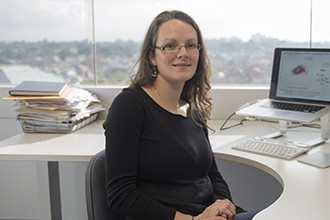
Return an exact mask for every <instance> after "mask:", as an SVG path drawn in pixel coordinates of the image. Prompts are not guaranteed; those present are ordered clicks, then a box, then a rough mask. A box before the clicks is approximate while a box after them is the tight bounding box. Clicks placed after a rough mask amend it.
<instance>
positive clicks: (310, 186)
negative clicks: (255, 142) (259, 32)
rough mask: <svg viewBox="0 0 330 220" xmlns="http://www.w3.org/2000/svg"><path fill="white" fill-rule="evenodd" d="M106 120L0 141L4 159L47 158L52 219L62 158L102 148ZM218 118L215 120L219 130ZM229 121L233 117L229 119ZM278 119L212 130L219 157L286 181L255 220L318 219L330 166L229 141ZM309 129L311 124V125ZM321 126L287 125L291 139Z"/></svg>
mask: <svg viewBox="0 0 330 220" xmlns="http://www.w3.org/2000/svg"><path fill="white" fill-rule="evenodd" d="M101 123H102V121H97V122H95V123H92V124H91V125H89V126H87V127H85V128H83V129H81V130H78V131H76V132H74V133H71V134H67V135H61V134H19V135H16V136H14V137H11V138H8V139H6V140H4V141H2V142H0V160H29V161H43V162H47V164H48V168H49V178H50V180H49V183H50V194H51V196H50V199H51V201H50V206H51V217H52V219H61V208H60V199H61V198H60V197H59V189H60V188H59V182H58V164H57V163H58V162H59V161H88V160H89V159H90V158H91V157H92V156H93V155H95V154H96V153H97V152H99V151H101V150H102V149H104V136H103V129H102V127H101ZM221 123H222V122H220V121H212V122H211V123H210V125H211V127H213V128H215V129H216V130H218V129H219V127H220V126H221ZM229 123H230V122H229ZM276 129H277V125H276V124H266V123H262V122H246V123H244V126H238V127H234V128H231V129H229V130H225V131H222V132H221V133H218V132H216V133H214V134H212V133H210V135H211V137H210V139H211V142H212V144H213V149H214V152H215V155H216V157H217V158H220V159H225V160H230V161H235V162H238V163H243V164H247V165H250V166H253V167H256V168H258V169H261V170H263V171H265V172H267V173H269V174H270V175H272V176H274V177H275V178H276V179H277V180H278V181H279V182H280V183H281V184H282V186H283V188H284V189H283V193H282V195H281V196H280V197H279V198H278V200H277V201H275V202H274V203H273V204H272V205H271V206H269V207H268V208H266V209H265V210H263V211H262V212H260V213H259V214H258V215H257V216H256V217H255V218H254V219H256V220H264V219H267V220H272V219H274V220H278V219H290V220H294V219H299V220H301V219H309V218H311V219H317V220H328V219H330V213H329V211H328V209H329V204H330V168H326V169H320V168H316V167H313V166H310V165H306V164H303V163H300V162H297V160H292V161H286V160H281V159H275V158H271V157H266V156H261V155H256V154H251V153H245V152H240V151H235V150H232V149H231V148H230V145H231V144H232V143H233V142H235V141H240V140H242V139H243V138H247V137H251V136H256V135H263V134H267V133H271V132H274V131H276ZM307 130H308V129H307ZM318 135H319V131H318V130H313V129H312V130H309V131H308V132H306V129H304V128H298V129H294V130H292V131H291V130H289V131H288V133H287V137H288V138H290V140H291V139H292V140H299V141H303V140H304V139H306V140H309V139H310V138H313V137H317V136H318ZM318 150H324V151H328V152H330V144H329V143H325V144H323V145H321V146H319V147H317V148H315V149H313V150H312V151H311V152H316V151H318Z"/></svg>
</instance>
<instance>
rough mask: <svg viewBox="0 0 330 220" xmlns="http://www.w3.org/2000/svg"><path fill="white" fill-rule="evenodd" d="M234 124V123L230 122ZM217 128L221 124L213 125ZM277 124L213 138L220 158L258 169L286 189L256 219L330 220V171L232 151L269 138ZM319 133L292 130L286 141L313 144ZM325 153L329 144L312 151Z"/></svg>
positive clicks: (256, 125)
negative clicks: (256, 138)
mask: <svg viewBox="0 0 330 220" xmlns="http://www.w3.org/2000/svg"><path fill="white" fill-rule="evenodd" d="M229 123H230V122H229ZM211 126H212V127H213V128H217V131H218V129H219V127H220V126H221V124H220V123H219V122H212V123H211ZM277 128H278V126H277V124H271V123H263V122H244V125H243V126H238V127H233V128H230V129H229V130H224V131H221V132H220V133H216V134H213V135H212V136H211V142H212V143H213V148H214V152H215V156H216V158H219V159H225V160H230V161H235V162H239V163H243V164H247V165H250V166H252V167H256V168H258V169H260V170H263V171H265V172H267V173H269V174H270V175H272V176H273V177H275V178H276V179H277V180H278V181H279V182H280V183H281V185H282V186H283V192H282V194H281V196H280V197H279V198H278V199H277V200H276V201H275V202H274V203H273V204H272V205H270V206H269V207H267V208H266V209H264V210H263V211H261V212H260V213H258V214H257V215H256V216H255V217H254V218H253V219H256V220H265V219H267V220H278V219H290V220H294V219H297V220H298V219H299V220H301V219H317V220H329V219H330V212H329V207H330V206H329V204H330V167H328V168H325V169H321V168H317V167H314V166H311V165H307V164H304V163H301V162H298V161H297V159H294V160H290V161H287V160H283V159H276V158H272V157H266V156H262V155H257V154H251V153H246V152H241V151H236V150H232V149H231V147H230V145H231V144H232V143H233V142H235V141H241V140H243V138H247V137H254V136H261V135H266V134H269V133H272V132H275V131H276V130H277ZM319 135H320V131H319V130H318V129H310V128H309V129H307V128H295V129H289V130H288V133H287V134H286V136H285V137H283V139H288V140H293V141H304V140H305V141H309V140H311V139H314V138H316V137H319ZM319 150H323V151H327V152H330V144H329V142H326V143H324V144H322V145H320V146H318V147H316V148H314V149H312V150H311V151H310V153H313V152H316V151H319Z"/></svg>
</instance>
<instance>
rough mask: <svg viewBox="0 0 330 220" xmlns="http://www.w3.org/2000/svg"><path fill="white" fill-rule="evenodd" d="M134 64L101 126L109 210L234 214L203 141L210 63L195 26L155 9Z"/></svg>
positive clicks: (198, 219) (165, 215)
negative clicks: (130, 77) (130, 78)
mask: <svg viewBox="0 0 330 220" xmlns="http://www.w3.org/2000/svg"><path fill="white" fill-rule="evenodd" d="M138 64H139V65H138V69H137V73H136V74H135V75H134V76H133V77H132V83H131V85H130V87H129V88H125V89H124V90H123V91H122V92H121V93H120V94H119V95H118V96H117V97H116V98H115V99H114V101H113V103H112V105H111V107H110V109H109V112H108V117H107V120H106V121H105V123H104V128H105V136H106V190H107V200H108V205H109V207H110V208H111V209H112V210H113V211H114V212H116V213H119V214H120V215H122V216H125V219H141V220H148V219H150V220H173V219H174V220H185V219H187V220H191V219H194V220H204V219H214V220H216V219H217V220H220V219H221V220H222V219H234V216H235V215H236V213H239V212H243V210H242V209H241V208H239V207H236V206H235V205H234V204H233V202H232V198H231V195H230V191H229V188H228V186H227V184H226V182H225V181H224V179H223V178H222V176H221V174H220V173H219V171H218V169H217V166H216V163H215V159H214V156H213V153H212V149H211V146H210V143H209V140H208V134H207V128H208V127H207V120H208V119H209V117H210V111H211V102H210V98H209V90H210V83H209V76H210V65H209V60H208V58H207V53H206V48H205V45H204V42H203V38H202V34H201V32H200V29H199V28H198V26H197V24H196V23H195V22H194V20H193V19H192V18H191V17H190V16H189V15H187V14H185V13H184V12H181V11H165V12H162V13H160V14H159V15H158V16H157V17H156V18H155V19H154V20H153V22H152V23H151V25H150V27H149V29H148V31H147V34H146V37H145V40H144V42H143V45H142V49H141V54H140V57H139V60H138Z"/></svg>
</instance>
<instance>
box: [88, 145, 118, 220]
mask: <svg viewBox="0 0 330 220" xmlns="http://www.w3.org/2000/svg"><path fill="white" fill-rule="evenodd" d="M104 158H105V151H104V150H102V151H100V152H99V153H97V154H96V155H94V156H93V157H92V158H91V160H90V161H89V163H88V166H87V170H86V177H85V182H86V183H85V184H86V186H85V187H86V189H85V192H86V205H87V215H88V220H125V217H123V216H121V215H118V214H116V213H114V212H113V211H111V210H110V208H109V207H108V205H107V200H106V190H105V165H104V162H105V159H104Z"/></svg>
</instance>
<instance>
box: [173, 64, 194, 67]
mask: <svg viewBox="0 0 330 220" xmlns="http://www.w3.org/2000/svg"><path fill="white" fill-rule="evenodd" d="M173 66H175V67H180V66H182V67H186V66H188V67H189V66H191V64H189V63H178V64H173Z"/></svg>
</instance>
